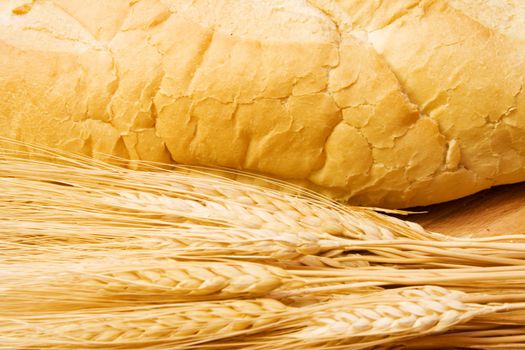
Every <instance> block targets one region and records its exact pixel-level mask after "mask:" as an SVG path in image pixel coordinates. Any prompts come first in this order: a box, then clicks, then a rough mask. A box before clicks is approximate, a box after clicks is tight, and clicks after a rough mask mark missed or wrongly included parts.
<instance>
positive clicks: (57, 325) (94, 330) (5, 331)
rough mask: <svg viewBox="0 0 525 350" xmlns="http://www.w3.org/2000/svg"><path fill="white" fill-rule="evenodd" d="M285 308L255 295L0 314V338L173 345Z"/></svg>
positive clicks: (231, 330) (248, 326) (269, 322)
mask: <svg viewBox="0 0 525 350" xmlns="http://www.w3.org/2000/svg"><path fill="white" fill-rule="evenodd" d="M287 311H288V307H287V306H285V305H284V304H281V303H280V302H278V301H276V300H273V299H257V300H236V301H224V302H197V303H191V304H188V305H184V304H183V305H171V306H170V305H163V306H159V307H152V306H148V307H139V308H134V309H129V308H108V309H102V310H93V311H83V312H80V311H75V312H68V313H61V314H59V315H56V314H43V315H38V316H27V317H18V318H0V340H1V344H2V346H3V348H10V349H15V348H16V349H19V348H24V349H79V348H104V349H108V348H111V349H119V348H120V349H130V348H147V347H148V346H152V347H154V348H156V349H161V348H162V349H172V348H173V347H174V346H175V347H177V348H179V346H180V347H183V346H184V345H187V344H193V343H195V342H205V341H212V340H217V339H221V338H227V337H232V336H238V335H242V334H249V333H253V332H260V331H262V330H264V329H269V328H272V327H276V322H278V321H280V320H281V319H282V318H283V317H284V316H283V315H284V314H286V312H287ZM0 348H1V347H0Z"/></svg>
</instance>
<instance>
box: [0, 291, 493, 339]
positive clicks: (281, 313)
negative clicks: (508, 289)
mask: <svg viewBox="0 0 525 350" xmlns="http://www.w3.org/2000/svg"><path fill="white" fill-rule="evenodd" d="M462 296H463V294H462V293H458V292H454V291H448V290H445V289H442V288H435V287H426V288H419V289H401V290H397V291H385V292H381V293H375V294H371V295H369V296H367V297H364V298H348V297H344V298H342V299H340V300H335V301H332V302H327V303H321V304H316V305H312V306H306V307H290V306H286V305H284V304H282V303H280V302H278V301H276V300H273V299H258V300H244V301H242V300H237V301H223V302H220V301H218V302H195V303H189V304H187V305H186V304H174V305H165V306H162V307H151V306H148V307H140V308H137V309H135V310H133V311H132V310H130V309H106V310H102V311H96V310H95V311H91V312H87V311H84V312H78V311H75V312H68V313H62V314H60V315H59V318H58V319H57V318H56V317H55V316H54V314H43V315H38V316H26V317H14V318H0V334H1V336H0V339H1V340H2V344H3V345H4V346H11V347H24V348H31V347H33V348H39V349H44V348H75V347H77V348H78V347H79V346H82V347H102V348H123V347H124V348H131V347H134V346H139V345H140V346H146V345H148V346H150V345H155V348H158V349H161V348H163V349H167V348H171V347H173V346H175V345H176V346H177V348H178V349H185V348H192V349H196V348H203V349H204V348H206V347H208V346H206V345H204V343H210V342H212V343H210V344H208V345H209V346H211V347H213V348H216V349H217V348H221V347H228V346H230V347H232V348H233V347H235V345H234V344H235V342H239V341H241V342H242V344H244V345H246V346H245V347H244V348H246V349H255V348H258V347H260V346H261V344H265V346H277V348H279V349H294V348H297V347H298V346H304V347H306V348H315V346H322V345H323V344H326V345H327V346H328V347H329V348H333V349H336V348H341V349H343V348H345V349H359V348H365V347H368V346H371V345H380V344H386V343H391V342H394V341H396V340H399V339H407V338H410V337H416V336H418V335H421V334H427V333H435V332H443V331H445V330H447V329H449V328H451V327H453V326H455V325H458V324H461V323H463V322H466V321H467V320H469V319H471V318H472V317H474V316H476V315H480V314H486V313H490V312H495V311H497V310H499V309H501V307H497V306H482V305H478V304H472V303H468V304H466V303H463V302H461V297H462ZM221 339H222V340H221ZM197 344H202V346H201V345H197ZM208 348H209V347H208Z"/></svg>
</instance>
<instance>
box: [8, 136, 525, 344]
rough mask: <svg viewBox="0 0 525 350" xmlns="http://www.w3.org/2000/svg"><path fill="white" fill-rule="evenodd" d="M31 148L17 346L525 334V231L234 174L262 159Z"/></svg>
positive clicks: (519, 337)
mask: <svg viewBox="0 0 525 350" xmlns="http://www.w3.org/2000/svg"><path fill="white" fill-rule="evenodd" d="M3 142H7V143H10V145H11V146H17V147H19V148H20V147H21V146H22V145H21V144H18V143H17V142H15V141H7V140H3ZM24 147H26V149H27V151H21V150H12V149H10V150H8V149H4V150H2V151H1V152H0V185H1V186H2V191H0V273H1V275H2V279H1V281H0V293H1V295H2V297H1V298H0V349H10V350H11V349H18V348H24V349H45V348H48V349H51V348H53V349H55V348H57V349H58V348H67V349H78V348H103V349H131V348H143V349H172V348H177V349H227V348H228V349H236V348H239V349H267V348H269V347H275V348H278V349H296V348H299V347H301V348H305V349H366V348H373V347H385V348H395V347H401V348H404V347H406V348H418V347H419V348H431V347H433V346H435V344H441V345H445V344H447V345H450V342H454V343H457V344H458V345H461V346H470V345H472V346H477V347H494V346H495V345H496V342H497V341H496V338H495V337H498V339H501V341H502V343H503V344H510V345H512V346H515V345H516V344H518V343H520V342H523V341H524V339H525V338H524V337H525V328H523V326H525V318H524V317H523V316H522V314H523V313H524V312H525V311H524V310H525V303H524V302H525V293H523V292H522V290H523V288H524V287H525V273H524V270H523V266H524V265H525V236H521V235H516V236H499V237H493V238H479V239H478V238H454V239H453V238H449V237H446V236H443V235H440V234H437V233H432V232H427V231H425V230H424V229H423V228H421V227H420V226H418V225H415V224H412V223H409V222H404V221H401V220H399V219H396V218H392V217H390V216H388V215H385V214H382V213H378V212H376V211H374V210H372V209H368V208H351V207H345V206H343V205H341V204H339V203H335V202H333V201H330V200H328V199H327V198H324V197H321V196H319V195H316V194H314V193H310V192H305V191H303V190H300V189H297V188H295V187H293V186H290V185H286V184H283V183H277V182H274V181H271V180H268V179H264V178H261V179H259V178H258V179H257V182H258V183H264V184H265V186H259V185H253V184H252V185H249V184H246V183H245V182H239V181H237V180H233V179H231V178H232V177H237V178H238V177H248V176H250V175H247V174H241V173H236V174H231V173H228V172H226V171H224V170H216V169H203V168H199V169H197V168H189V167H171V168H169V169H165V168H162V167H160V166H158V165H156V164H150V163H138V162H136V163H135V165H136V166H137V167H138V168H140V170H130V169H126V168H124V167H121V166H119V165H118V163H119V162H120V161H119V160H116V159H115V160H114V162H115V163H117V164H109V163H102V162H99V161H96V160H93V159H87V158H83V157H80V156H76V155H70V154H65V153H59V152H55V151H53V150H49V149H45V148H42V147H36V146H31V147H29V146H28V145H24ZM438 286H441V287H438ZM442 287H446V288H451V289H453V290H449V289H444V288H442ZM257 298H259V299H257ZM445 332H448V333H446V334H444V335H443V333H445ZM416 338H417V339H416ZM447 342H449V343H447ZM516 346H517V345H516Z"/></svg>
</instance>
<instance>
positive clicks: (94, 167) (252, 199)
mask: <svg viewBox="0 0 525 350" xmlns="http://www.w3.org/2000/svg"><path fill="white" fill-rule="evenodd" d="M3 141H4V142H7V143H11V144H14V145H18V146H24V147H26V148H29V150H30V151H29V152H22V151H12V150H11V151H10V150H3V152H2V157H1V158H0V173H1V174H2V176H3V177H4V179H3V181H4V182H5V181H13V180H16V181H19V180H22V179H25V180H28V181H29V182H28V186H31V182H32V185H33V186H34V187H36V188H32V189H31V190H32V191H38V190H39V188H38V184H37V183H39V182H40V183H41V182H42V181H43V179H45V180H44V181H47V182H48V183H51V182H52V183H53V184H54V185H56V186H57V189H56V193H57V194H60V193H61V190H64V185H66V186H67V187H69V188H67V190H69V191H70V192H75V191H77V192H78V191H80V192H82V191H83V195H84V196H85V197H86V198H84V200H86V199H91V200H93V201H97V200H99V201H100V202H101V204H107V205H110V206H113V207H115V206H116V207H119V208H121V209H128V210H129V209H132V210H137V211H139V212H142V211H149V212H150V213H155V214H159V215H168V216H170V217H171V218H172V219H173V218H183V219H193V220H199V221H207V220H211V221H213V222H214V223H217V222H220V223H223V224H226V225H230V226H234V227H250V228H259V229H270V230H285V231H293V230H300V231H303V230H309V231H312V232H323V233H330V234H334V235H341V236H346V237H350V238H354V239H393V238H394V237H398V236H400V237H410V238H418V239H419V238H425V239H427V238H429V239H439V238H440V237H441V236H438V235H433V234H430V233H428V232H426V231H425V230H423V229H422V228H421V227H420V226H419V225H416V224H413V223H408V222H404V221H402V220H398V219H395V218H392V217H388V216H385V215H380V214H377V213H375V212H374V211H372V210H369V209H366V208H351V209H350V208H348V207H345V206H342V205H340V204H338V203H335V202H333V201H330V200H328V199H326V198H324V197H321V196H319V195H316V194H313V193H310V192H305V191H304V190H301V189H299V188H297V187H293V186H291V185H285V184H284V183H278V182H276V181H274V180H269V179H265V178H262V177H260V176H259V177H255V178H256V179H257V180H258V182H259V183H266V184H267V185H268V187H269V186H274V187H275V186H277V187H278V188H281V189H283V188H284V189H288V190H289V191H288V192H290V191H291V192H295V193H298V194H297V195H293V194H289V193H284V192H282V191H276V190H272V189H270V188H268V187H266V188H265V187H261V186H254V185H248V184H246V183H239V182H237V181H233V180H229V179H227V178H225V177H224V176H210V173H211V171H212V170H211V169H202V168H193V169H192V168H188V167H180V166H179V167H174V168H173V169H175V170H174V171H173V170H171V171H166V170H164V171H163V170H162V169H159V168H158V167H152V166H149V165H148V163H144V164H139V165H140V166H141V167H143V168H146V169H149V168H153V170H155V171H148V170H146V171H133V170H127V169H124V168H120V167H116V166H111V165H109V164H107V163H101V162H98V161H96V160H92V159H88V158H84V157H81V156H76V155H71V154H66V153H64V152H60V151H55V150H49V149H45V148H42V147H38V146H29V145H26V144H22V145H20V143H19V142H17V141H13V140H5V139H3ZM28 155H31V156H32V157H37V158H38V159H26V158H21V157H24V156H28ZM57 161H60V162H61V163H57ZM205 171H207V173H206V174H204V172H205ZM213 171H214V172H215V173H217V169H215V170H213ZM222 174H223V175H228V173H227V172H226V171H223V173H222ZM234 174H235V175H236V176H237V177H248V176H249V175H247V174H242V173H239V172H236V173H234ZM252 177H253V176H252ZM102 179H103V180H102ZM35 182H37V183H36V184H35ZM31 193H32V192H29V195H30V196H31ZM101 193H103V194H104V196H100V194H101ZM18 194H20V192H19V193H18ZM71 194H72V193H71ZM4 195H5V193H4ZM70 197H71V198H72V199H73V202H74V198H75V196H70ZM52 198H53V197H51V198H50V197H42V198H41V199H49V200H52ZM70 202H71V201H70ZM58 203H60V202H58ZM71 204H74V203H71ZM441 238H442V237H441Z"/></svg>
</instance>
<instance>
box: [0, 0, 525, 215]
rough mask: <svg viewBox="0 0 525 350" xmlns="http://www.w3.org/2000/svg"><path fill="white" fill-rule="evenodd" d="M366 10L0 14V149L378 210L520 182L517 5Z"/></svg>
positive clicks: (357, 5)
mask: <svg viewBox="0 0 525 350" xmlns="http://www.w3.org/2000/svg"><path fill="white" fill-rule="evenodd" d="M372 3H376V2H370V1H364V0H363V1H359V0H350V1H347V0H339V1H338V2H337V3H336V2H330V1H320V0H318V1H303V0H259V1H238V0H213V1H212V0H208V1H205V0H199V1H190V0H187V1H183V0H177V1H168V0H139V1H124V0H115V1H109V2H108V1H101V0H100V1H99V0H97V1H95V0H94V1H89V2H85V1H81V0H60V1H59V0H55V1H47V0H41V1H34V2H32V3H29V4H28V2H27V1H6V2H3V3H1V4H0V94H1V95H2V96H3V97H4V98H2V99H1V101H0V130H1V131H0V134H2V135H3V136H8V137H13V138H17V139H19V140H23V141H28V142H37V143H42V144H46V145H50V146H55V147H59V148H62V149H66V150H68V151H73V152H79V153H84V154H88V155H90V156H95V157H99V158H104V157H106V156H107V155H117V156H120V157H125V158H129V159H132V160H133V159H143V160H153V161H161V162H173V161H174V162H179V163H184V164H198V165H212V166H216V165H218V166H226V167H231V168H236V169H243V170H249V171H252V172H256V173H261V174H265V175H270V176H273V177H277V178H280V179H284V180H287V181H292V182H295V183H299V184H302V185H305V186H308V187H310V188H314V189H316V190H318V191H320V192H323V193H325V194H328V195H330V196H332V197H334V198H336V199H339V200H343V201H348V202H350V203H352V204H364V205H372V206H382V207H395V208H400V207H408V206H414V205H424V204H430V203H435V202H441V201H445V200H450V199H454V198H458V197H461V196H464V195H467V194H470V193H473V192H476V191H479V190H481V189H484V188H487V187H490V186H493V185H497V184H501V183H510V182H517V181H522V180H524V179H525V171H524V166H523V165H524V164H523V163H524V159H525V116H524V110H525V98H524V97H523V80H524V73H525V60H524V59H523V54H522V52H525V35H523V34H524V32H525V27H524V26H523V25H522V24H521V23H522V22H516V23H515V22H512V23H511V24H510V25H509V24H508V23H509V22H508V21H505V20H504V19H505V18H506V17H505V13H508V12H509V11H513V10H514V9H518V8H519V6H521V5H519V4H518V5H516V6H514V5H512V6H511V7H505V6H499V5H494V3H490V4H488V5H483V3H482V2H480V4H479V5H476V6H470V5H469V4H470V3H467V2H466V1H459V0H454V1H445V0H441V1H437V0H436V1H425V0H420V1H412V0H392V1H383V2H378V3H380V5H379V7H377V8H375V7H371V4H372ZM465 4H467V5H465ZM521 4H522V3H521ZM26 5H27V6H26ZM24 6H26V7H24ZM469 6H470V7H469ZM488 6H492V7H491V8H489V9H488V10H487V7H488ZM494 8H497V11H499V12H497V13H498V16H495V17H494V18H496V17H497V18H499V19H494V18H493V17H491V16H490V15H488V13H490V11H496V10H494ZM509 9H510V10H509ZM489 10H490V11H489ZM516 11H517V12H516V13H519V11H518V10H516ZM513 13H514V12H513ZM519 18H521V19H519ZM519 18H518V19H516V21H519V20H522V21H523V18H522V17H519ZM352 22H353V23H352ZM492 97H495V98H492Z"/></svg>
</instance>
